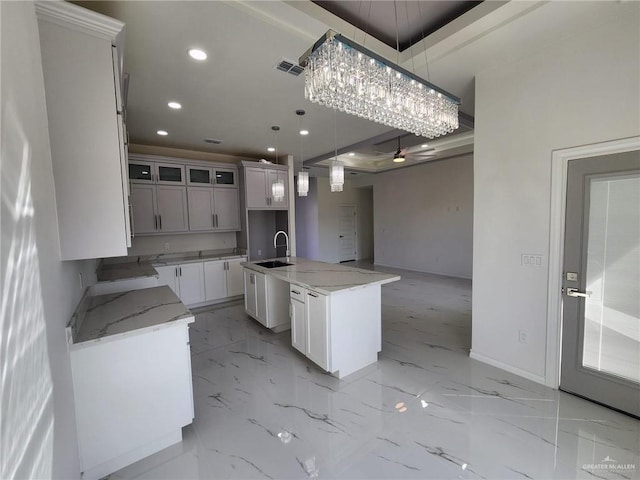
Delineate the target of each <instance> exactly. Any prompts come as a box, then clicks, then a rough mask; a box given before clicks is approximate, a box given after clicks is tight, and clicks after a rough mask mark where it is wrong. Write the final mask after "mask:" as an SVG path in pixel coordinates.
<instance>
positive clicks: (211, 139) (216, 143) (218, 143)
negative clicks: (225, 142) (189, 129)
mask: <svg viewBox="0 0 640 480" xmlns="http://www.w3.org/2000/svg"><path fill="white" fill-rule="evenodd" d="M204 141H205V142H206V143H213V144H214V145H220V144H221V143H222V140H218V139H217V138H205V139H204Z"/></svg>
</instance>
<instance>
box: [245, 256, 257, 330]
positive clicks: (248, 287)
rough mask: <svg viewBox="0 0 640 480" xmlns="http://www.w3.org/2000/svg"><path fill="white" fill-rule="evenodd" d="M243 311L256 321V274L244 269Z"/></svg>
mask: <svg viewBox="0 0 640 480" xmlns="http://www.w3.org/2000/svg"><path fill="white" fill-rule="evenodd" d="M243 278H244V310H245V311H246V312H247V314H249V315H250V316H252V317H253V318H255V319H257V316H258V304H257V296H258V295H257V286H256V272H254V271H252V270H249V269H246V268H245V269H244V275H243Z"/></svg>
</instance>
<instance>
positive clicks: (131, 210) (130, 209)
mask: <svg viewBox="0 0 640 480" xmlns="http://www.w3.org/2000/svg"><path fill="white" fill-rule="evenodd" d="M128 205H129V228H131V232H130V236H131V238H132V239H134V238H135V236H136V231H135V229H136V226H135V224H134V223H133V205H131V201H129V203H128Z"/></svg>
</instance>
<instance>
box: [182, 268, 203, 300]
mask: <svg viewBox="0 0 640 480" xmlns="http://www.w3.org/2000/svg"><path fill="white" fill-rule="evenodd" d="M178 280H179V282H180V300H182V303H184V304H185V305H194V304H196V303H202V302H204V270H203V266H202V262H194V263H184V264H180V265H178Z"/></svg>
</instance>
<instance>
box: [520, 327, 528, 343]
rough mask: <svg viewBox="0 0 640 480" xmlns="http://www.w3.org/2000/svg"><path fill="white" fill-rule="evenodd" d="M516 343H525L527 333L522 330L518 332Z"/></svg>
mask: <svg viewBox="0 0 640 480" xmlns="http://www.w3.org/2000/svg"><path fill="white" fill-rule="evenodd" d="M518 341H519V342H520V343H527V332H526V331H524V330H520V331H519V332H518Z"/></svg>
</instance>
